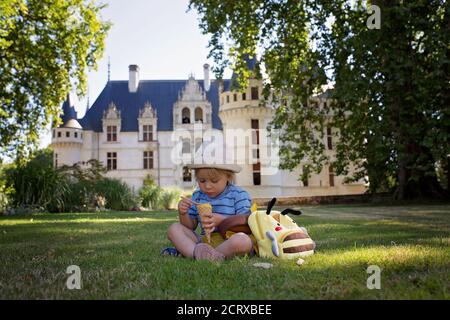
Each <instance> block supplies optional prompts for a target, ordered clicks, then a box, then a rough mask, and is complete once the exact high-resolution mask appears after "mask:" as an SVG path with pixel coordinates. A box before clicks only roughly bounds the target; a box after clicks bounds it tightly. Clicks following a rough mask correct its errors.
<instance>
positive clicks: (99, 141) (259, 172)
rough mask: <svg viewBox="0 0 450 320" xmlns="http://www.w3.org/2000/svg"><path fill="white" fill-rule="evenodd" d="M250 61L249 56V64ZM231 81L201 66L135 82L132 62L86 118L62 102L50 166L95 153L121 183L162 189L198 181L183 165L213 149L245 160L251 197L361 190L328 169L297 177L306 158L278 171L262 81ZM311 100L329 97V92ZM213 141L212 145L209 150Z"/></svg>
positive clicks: (243, 179)
mask: <svg viewBox="0 0 450 320" xmlns="http://www.w3.org/2000/svg"><path fill="white" fill-rule="evenodd" d="M255 63H256V60H255V59H253V60H249V61H247V64H248V66H249V68H250V69H251V70H255ZM232 79H233V78H232ZM232 79H228V80H222V81H217V80H210V78H209V65H207V64H205V65H204V79H203V80H196V79H194V77H193V76H192V75H191V76H190V77H189V79H188V80H187V81H186V80H140V79H139V67H138V66H136V65H130V66H129V79H128V81H127V80H124V81H108V82H107V84H106V86H105V88H104V89H103V91H102V92H101V94H100V96H99V97H98V98H97V100H96V101H95V102H94V104H93V105H92V106H91V107H90V108H88V110H87V111H86V114H85V115H84V117H83V118H81V119H78V118H77V113H76V111H75V108H74V107H73V106H72V105H71V103H70V99H67V101H66V102H65V103H64V104H63V115H62V120H63V124H62V125H60V126H59V127H58V128H55V129H53V133H52V143H51V145H52V147H53V150H54V165H55V166H61V165H64V164H65V165H69V166H70V165H73V164H74V163H80V164H81V165H84V164H85V163H86V162H87V161H88V160H90V159H97V160H99V161H101V162H102V163H103V164H104V165H105V166H106V167H107V169H108V172H107V174H106V176H108V177H111V178H118V179H120V180H122V181H124V182H126V183H127V184H128V185H129V186H130V187H131V188H132V189H133V190H134V191H135V192H137V191H138V189H139V188H140V187H141V186H142V185H143V182H144V179H146V178H148V177H149V176H150V177H152V178H153V180H154V181H155V182H156V183H157V184H158V185H160V186H161V187H168V186H179V187H181V188H183V189H192V188H193V187H194V186H195V181H194V180H195V179H194V177H193V176H192V175H191V173H190V171H189V170H188V169H187V168H186V167H185V164H186V163H189V162H193V161H194V162H195V161H197V159H199V157H200V159H201V158H202V155H203V154H204V153H206V152H210V154H211V155H212V156H215V157H219V158H220V157H223V159H225V160H226V161H232V162H235V163H238V164H239V165H241V166H242V168H243V170H242V171H241V172H240V173H239V174H237V177H236V184H237V185H239V186H241V187H243V188H244V189H246V190H247V191H249V192H250V194H251V196H252V197H253V198H261V197H264V198H266V197H267V198H269V197H274V196H277V197H290V196H295V197H301V196H316V195H344V194H359V193H363V192H364V191H365V190H366V189H365V185H364V183H363V182H362V181H361V182H358V183H351V184H344V183H343V180H344V177H340V176H335V175H334V172H333V170H332V168H330V167H324V169H323V170H322V172H321V173H320V174H312V176H311V177H310V178H309V179H308V180H307V181H300V180H299V177H300V174H301V172H302V170H303V165H304V164H306V163H307V161H305V163H301V164H300V165H299V166H298V167H297V168H296V170H294V171H292V172H290V171H284V170H279V169H278V162H277V161H276V160H277V159H278V155H277V152H276V151H277V149H276V148H275V149H271V150H269V151H268V149H270V146H269V147H268V144H269V142H268V140H267V139H266V138H265V136H266V131H265V128H266V127H267V125H268V123H269V122H270V121H271V120H272V118H273V116H274V112H275V109H274V107H273V106H271V105H264V103H263V102H262V99H261V98H262V80H258V79H256V77H255V78H253V79H250V81H249V86H248V88H247V89H246V90H245V91H244V92H242V91H237V90H233V87H232V85H231V83H232V81H233V80H232ZM314 99H315V101H316V103H318V104H319V105H320V104H323V103H327V95H321V96H318V97H315V98H314ZM230 137H231V138H230ZM333 138H334V136H333V135H332V128H327V134H326V135H325V139H326V141H324V143H325V146H326V147H327V152H328V153H329V154H330V155H332V154H333V152H334V151H333ZM212 146H216V149H215V151H212V152H211V150H212V149H211V148H209V147H212ZM217 146H219V147H217ZM208 148H209V149H208ZM267 154H268V156H264V155H267ZM264 158H265V159H266V160H267V159H269V161H264ZM230 159H231V160H230ZM274 159H275V160H274ZM219 161H220V160H219Z"/></svg>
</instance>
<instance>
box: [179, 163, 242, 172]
mask: <svg viewBox="0 0 450 320" xmlns="http://www.w3.org/2000/svg"><path fill="white" fill-rule="evenodd" d="M186 166H187V167H188V168H189V169H221V170H228V171H231V172H234V173H238V172H240V171H241V170H242V168H241V166H239V165H237V164H208V163H202V164H188V165H186Z"/></svg>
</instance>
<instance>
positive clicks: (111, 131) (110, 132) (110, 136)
mask: <svg viewBox="0 0 450 320" xmlns="http://www.w3.org/2000/svg"><path fill="white" fill-rule="evenodd" d="M106 141H110V142H111V141H117V127H116V126H107V127H106Z"/></svg>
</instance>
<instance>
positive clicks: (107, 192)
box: [93, 178, 139, 210]
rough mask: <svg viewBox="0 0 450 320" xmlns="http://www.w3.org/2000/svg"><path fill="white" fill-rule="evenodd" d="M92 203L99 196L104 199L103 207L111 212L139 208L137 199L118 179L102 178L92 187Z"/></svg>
mask: <svg viewBox="0 0 450 320" xmlns="http://www.w3.org/2000/svg"><path fill="white" fill-rule="evenodd" d="M94 190H95V193H94V194H93V195H94V200H93V201H99V199H101V198H99V196H102V197H104V198H105V207H106V208H108V209H111V210H131V209H132V208H135V207H138V206H139V199H138V198H137V197H136V195H135V194H134V193H133V191H132V190H131V189H130V187H128V185H127V184H126V183H125V182H122V181H120V180H118V179H111V178H103V179H101V180H98V181H97V183H96V184H95V187H94Z"/></svg>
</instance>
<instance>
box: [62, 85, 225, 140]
mask: <svg viewBox="0 0 450 320" xmlns="http://www.w3.org/2000/svg"><path fill="white" fill-rule="evenodd" d="M196 81H198V84H199V86H200V87H201V89H202V90H204V86H203V80H196ZM229 82H230V80H223V83H224V87H226V86H229ZM186 83H187V80H140V81H139V87H138V90H137V92H136V93H130V92H129V91H128V80H120V81H109V82H108V83H107V84H106V86H105V88H104V89H103V91H102V92H101V93H100V95H99V96H98V98H97V100H95V102H94V104H93V105H92V106H91V107H90V108H89V109H88V111H87V112H86V114H85V115H84V117H83V118H82V119H78V121H79V123H80V124H81V126H82V127H83V129H84V130H93V131H95V132H101V131H102V130H103V128H102V117H103V112H104V111H105V110H106V109H107V108H108V106H109V105H110V103H111V102H112V103H114V104H115V105H116V107H117V109H118V110H119V111H120V112H121V116H122V123H121V131H124V132H127V131H128V132H130V131H138V120H137V119H138V117H139V111H140V110H141V109H142V108H143V107H144V105H145V103H146V102H147V101H148V102H150V103H151V105H152V107H153V108H154V109H155V110H156V112H157V117H158V123H157V126H158V128H157V130H158V131H172V130H173V106H174V104H175V102H176V101H177V100H178V95H179V93H180V92H181V91H182V89H183V88H184V87H185V86H186ZM218 85H219V83H218V81H217V80H211V85H210V89H209V91H208V92H206V99H207V100H208V101H209V102H210V103H211V106H212V127H213V128H216V129H219V130H221V129H222V123H221V121H220V119H219V116H218V114H219V90H218V89H219V88H218ZM65 104H66V103H65ZM63 108H64V105H63ZM64 110H67V111H68V114H69V115H68V116H67V117H69V116H73V114H72V111H71V110H70V109H68V108H66V109H64ZM64 116H65V115H64ZM75 119H76V114H75Z"/></svg>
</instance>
